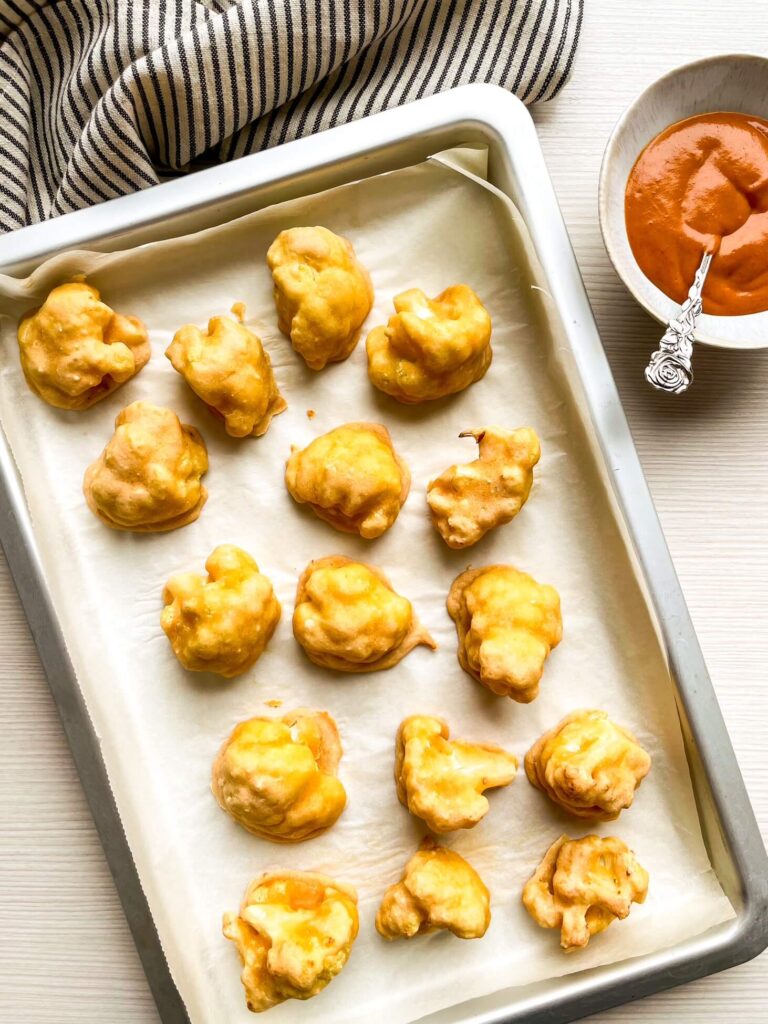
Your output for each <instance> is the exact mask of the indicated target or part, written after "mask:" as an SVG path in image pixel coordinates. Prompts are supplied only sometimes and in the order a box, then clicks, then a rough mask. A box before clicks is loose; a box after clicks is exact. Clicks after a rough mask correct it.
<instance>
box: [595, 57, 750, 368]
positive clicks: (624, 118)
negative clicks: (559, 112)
mask: <svg viewBox="0 0 768 1024" xmlns="http://www.w3.org/2000/svg"><path fill="white" fill-rule="evenodd" d="M741 61H758V62H760V63H761V64H765V65H766V69H767V70H768V56H765V55H763V54H760V53H749V52H746V51H743V52H734V53H717V54H711V55H710V56H708V57H698V58H697V59H696V60H692V61H686V62H685V63H684V64H678V65H677V66H676V67H673V68H670V69H669V71H665V72H664V74H662V75H659V77H658V78H655V79H654V80H653V81H652V82H649V84H648V85H647V86H646V87H645V88H644V89H643V90H642V91H641V92H639V93H638V94H637V96H635V98H634V99H633V100H632V101H631V102H630V103H629V104H628V105H627V106H626V107H625V108H624V110H623V111H622V113H621V115H620V116H619V118H618V119H617V120H616V123H615V124H614V126H613V128H612V129H611V134H610V135H609V136H608V141H607V142H606V144H605V149H604V150H603V156H602V159H601V161H600V174H599V178H598V185H597V208H598V222H599V224H600V234H601V236H602V239H603V245H604V246H605V250H606V252H607V253H608V258H609V259H610V261H611V264H612V266H613V269H614V270H615V271H616V274H617V275H618V277H619V279H620V280H621V282H622V284H623V285H624V287H625V288H626V289H627V291H628V292H629V293H630V295H631V296H632V298H633V299H634V300H635V302H637V304H638V305H639V306H641V307H642V308H643V309H644V310H645V311H646V313H648V314H649V315H650V316H651V317H653V319H654V320H656V321H657V322H658V323H660V324H666V323H667V320H666V318H665V317H664V316H662V315H660V314H659V312H658V311H657V310H656V309H654V308H653V307H652V306H651V305H650V303H649V302H648V301H646V299H645V298H644V297H643V296H641V294H640V293H639V292H638V291H637V290H636V289H635V286H634V284H633V283H632V282H631V281H630V280H629V279H628V278H627V277H626V276H625V275H624V274H623V273H622V271H621V269H620V265H619V259H618V255H617V251H616V248H615V245H614V243H613V240H612V238H611V232H610V230H609V228H608V185H607V178H608V170H609V167H610V164H611V161H612V159H613V156H614V150H615V147H616V141H617V136H618V134H619V132H620V131H621V129H622V128H623V127H624V125H625V124H626V123H627V122H628V121H629V120H630V118H631V117H632V115H633V114H634V113H635V110H636V109H637V108H638V107H639V106H640V104H641V103H643V102H644V101H645V100H646V98H647V95H648V93H650V92H651V91H652V90H655V89H656V88H658V87H659V86H663V85H664V84H665V83H669V82H670V81H672V80H674V79H675V78H677V77H678V76H679V75H680V74H681V73H683V72H688V71H692V70H694V69H696V68H701V67H705V66H707V65H715V64H723V63H727V62H734V63H735V62H741ZM691 116H693V115H691ZM680 120H684V118H681V119H680ZM674 123H675V122H674V121H671V122H670V124H674ZM649 141H650V140H649ZM639 155H640V154H639V152H638V154H637V156H639ZM636 158H637V157H636ZM636 158H635V159H636ZM638 270H639V267H638ZM639 272H640V273H642V271H640V270H639ZM651 283H652V284H653V282H651ZM659 291H660V289H659ZM661 294H662V295H663V294H664V293H663V292H661ZM667 298H668V296H667ZM766 313H768V311H766ZM747 315H750V316H761V315H763V314H761V313H758V314H747ZM747 315H745V317H744V319H746V316H747ZM710 316H711V317H712V318H713V319H717V317H715V316H714V314H710ZM728 319H729V320H731V321H733V320H738V319H742V318H741V317H729V318H728ZM695 340H696V342H697V343H698V344H701V345H708V346H710V347H711V348H720V349H744V350H745V351H746V350H759V349H764V348H768V331H766V332H765V340H764V341H761V340H760V338H759V337H758V339H757V342H752V343H750V344H748V345H739V344H738V343H735V342H733V341H731V340H730V339H725V338H718V337H716V336H713V335H712V334H707V333H705V334H702V333H701V328H698V329H697V330H696V332H695Z"/></svg>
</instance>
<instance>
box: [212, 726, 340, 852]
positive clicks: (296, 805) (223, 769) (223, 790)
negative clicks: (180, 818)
mask: <svg viewBox="0 0 768 1024" xmlns="http://www.w3.org/2000/svg"><path fill="white" fill-rule="evenodd" d="M341 753H342V751H341V740H340V739H339V730H338V729H337V727H336V723H335V722H334V720H333V719H332V718H331V716H330V715H329V714H327V713H326V712H325V711H312V710H309V709H308V708H299V709H298V710H296V711H293V712H291V713H289V714H286V715H283V716H282V718H251V719H249V720H248V721H246V722H240V724H239V725H237V726H236V727H235V729H234V731H233V732H232V734H231V735H230V736H229V738H228V739H227V740H226V742H225V743H224V745H223V746H222V748H221V750H220V751H219V754H218V757H217V758H216V760H215V761H214V764H213V772H212V777H211V789H212V790H213V795H214V796H215V797H216V799H217V801H218V802H219V806H220V807H221V808H222V809H223V810H225V811H226V812H227V813H228V814H230V815H231V816H232V817H233V818H234V819H235V821H236V822H237V823H238V824H239V825H242V826H243V828H245V829H247V830H248V831H249V832H253V834H254V835H257V836H261V837H262V838H264V839H271V840H272V842H275V843H299V842H302V841H303V840H305V839H313V838H314V837H315V836H318V835H320V833H321V832H324V831H325V830H326V829H328V828H330V827H331V825H333V823H334V822H335V821H336V820H337V819H338V817H339V815H340V814H341V812H342V811H343V810H344V806H345V804H346V802H347V795H346V793H345V791H344V787H343V786H342V784H341V782H340V781H339V779H337V778H336V771H337V768H338V765H339V760H340V759H341Z"/></svg>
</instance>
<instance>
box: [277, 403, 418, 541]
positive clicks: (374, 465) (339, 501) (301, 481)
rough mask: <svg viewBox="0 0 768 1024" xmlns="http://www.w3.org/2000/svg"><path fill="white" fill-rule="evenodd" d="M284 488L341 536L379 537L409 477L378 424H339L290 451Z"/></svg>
mask: <svg viewBox="0 0 768 1024" xmlns="http://www.w3.org/2000/svg"><path fill="white" fill-rule="evenodd" d="M285 484H286V487H287V488H288V492H289V494H290V495H291V497H292V498H293V499H294V500H295V501H297V502H299V504H305V503H306V504H308V505H309V507H310V508H311V509H312V511H313V512H314V513H315V515H316V516H318V518H320V519H322V520H324V521H325V522H326V523H330V525H331V526H333V527H335V528H336V529H337V530H341V531H342V532H345V533H357V534H359V535H360V536H361V537H364V538H365V539H366V540H372V539H373V538H374V537H380V536H381V534H382V533H384V532H385V531H386V530H388V529H389V528H390V526H391V525H392V524H393V523H394V521H395V520H396V519H397V516H398V514H399V512H400V509H401V508H402V506H403V503H404V502H405V499H406V498H407V497H408V491H409V489H410V486H411V474H410V473H409V471H408V467H407V465H406V464H405V463H404V462H403V460H402V459H401V458H400V457H399V455H398V454H397V452H396V451H395V449H394V447H393V446H392V439H391V437H390V436H389V431H388V430H387V428H386V427H383V426H381V425H380V424H379V423H345V424H344V425H343V426H341V427H336V428H335V429H334V430H329V431H328V433H327V434H322V435H321V436H320V437H316V438H315V440H314V441H312V442H311V443H310V444H308V445H307V447H306V448H303V449H299V448H294V449H293V451H292V454H291V457H290V458H289V459H288V463H287V465H286V468H285Z"/></svg>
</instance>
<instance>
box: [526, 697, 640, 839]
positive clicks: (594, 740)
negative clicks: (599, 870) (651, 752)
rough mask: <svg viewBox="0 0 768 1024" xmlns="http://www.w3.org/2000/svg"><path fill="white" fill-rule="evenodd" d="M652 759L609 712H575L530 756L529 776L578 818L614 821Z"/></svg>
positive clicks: (627, 804) (541, 738)
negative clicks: (613, 720)
mask: <svg viewBox="0 0 768 1024" xmlns="http://www.w3.org/2000/svg"><path fill="white" fill-rule="evenodd" d="M650 767H651V759H650V757H649V756H648V754H647V753H646V752H645V751H644V750H643V748H642V747H641V746H640V744H639V743H638V742H637V740H636V739H635V737H634V736H633V735H632V733H631V732H630V731H629V730H628V729H624V728H622V727H621V726H620V725H616V723H615V722H612V721H611V720H610V718H609V717H608V715H607V714H606V712H605V711H572V712H571V714H570V715H566V717H565V718H564V719H563V720H562V722H560V723H559V724H558V725H556V726H555V728H554V729H551V730H550V731H549V732H546V733H544V735H543V736H541V737H540V738H539V739H538V740H536V742H535V743H534V744H533V746H532V747H531V749H530V750H529V751H528V753H527V754H526V755H525V772H526V775H527V776H528V779H529V781H530V782H531V783H532V784H533V785H534V786H536V787H537V789H541V790H543V792H545V793H546V794H547V796H548V797H549V798H550V800H552V801H554V803H556V804H557V805H558V806H560V807H562V808H563V810H564V811H568V813H569V814H575V815H576V817H578V818H590V819H592V820H595V821H613V820H614V819H615V818H618V816H619V814H620V813H621V811H622V810H624V808H625V807H629V806H630V804H631V803H632V800H633V798H634V795H635V790H636V789H637V787H638V786H639V785H640V783H641V782H642V781H643V779H644V778H645V776H646V775H647V774H648V772H649V770H650Z"/></svg>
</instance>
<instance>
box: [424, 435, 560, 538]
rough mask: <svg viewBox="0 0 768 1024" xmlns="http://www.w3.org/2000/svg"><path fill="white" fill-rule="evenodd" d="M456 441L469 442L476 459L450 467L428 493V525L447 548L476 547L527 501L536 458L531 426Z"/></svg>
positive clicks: (536, 442) (536, 441)
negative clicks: (471, 440) (476, 451)
mask: <svg viewBox="0 0 768 1024" xmlns="http://www.w3.org/2000/svg"><path fill="white" fill-rule="evenodd" d="M459 437H474V439H475V440H476V441H477V443H478V445H479V448H480V452H479V457H478V458H477V459H475V461H474V462H469V463H467V464H465V465H458V466H451V467H449V468H448V469H446V470H445V472H444V473H441V474H440V476H438V477H437V478H436V479H434V480H433V481H432V482H431V483H430V485H429V487H428V488H427V503H428V505H429V509H430V512H431V514H432V522H433V523H434V524H435V526H436V528H437V530H438V532H439V533H440V536H441V537H442V538H443V540H444V541H445V543H446V544H447V545H448V547H449V548H467V547H469V546H470V545H471V544H476V543H477V542H478V541H479V540H480V538H481V537H484V536H485V534H486V533H487V532H488V531H489V530H492V529H493V528H494V527H495V526H502V525H503V524H504V523H508V522H510V520H512V519H514V518H515V516H516V515H517V513H518V512H519V511H520V509H521V508H522V507H523V505H524V504H525V503H526V501H527V500H528V495H529V494H530V492H531V486H532V485H533V467H534V466H535V465H536V463H537V462H538V461H539V458H540V457H541V447H540V445H539V439H538V437H537V435H536V432H535V431H534V430H532V429H531V428H530V427H520V428H519V429H518V430H506V429H505V428H504V427H483V428H482V429H481V430H467V431H465V432H464V433H462V434H459Z"/></svg>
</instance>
